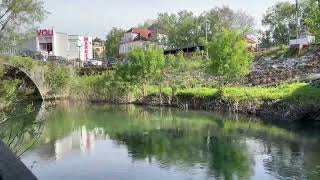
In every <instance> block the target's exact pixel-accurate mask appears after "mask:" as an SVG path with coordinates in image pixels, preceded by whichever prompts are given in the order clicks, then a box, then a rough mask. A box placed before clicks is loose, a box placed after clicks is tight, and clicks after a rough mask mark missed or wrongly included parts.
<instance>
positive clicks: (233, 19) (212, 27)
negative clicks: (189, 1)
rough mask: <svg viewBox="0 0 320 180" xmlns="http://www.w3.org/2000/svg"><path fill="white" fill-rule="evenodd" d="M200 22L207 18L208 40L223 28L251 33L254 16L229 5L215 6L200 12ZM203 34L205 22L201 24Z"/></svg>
mask: <svg viewBox="0 0 320 180" xmlns="http://www.w3.org/2000/svg"><path fill="white" fill-rule="evenodd" d="M200 18H202V19H203V20H202V22H205V21H204V20H205V19H207V20H209V31H208V32H209V36H208V37H209V41H210V40H212V39H213V38H215V36H216V35H218V34H219V33H221V32H223V31H224V30H225V29H227V30H229V31H240V32H242V33H243V34H247V33H252V32H253V31H254V30H253V27H254V18H253V17H251V16H250V15H247V14H246V13H245V12H242V11H234V10H232V9H230V8H229V7H222V8H219V7H216V8H214V9H211V10H210V11H208V12H205V13H203V14H202V17H200ZM202 26H203V27H202V29H203V32H202V33H203V35H202V36H204V33H205V24H202Z"/></svg>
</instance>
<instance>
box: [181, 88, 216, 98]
mask: <svg viewBox="0 0 320 180" xmlns="http://www.w3.org/2000/svg"><path fill="white" fill-rule="evenodd" d="M177 94H178V95H180V96H193V97H199V98H206V97H214V96H216V95H217V94H218V89H213V88H205V87H200V88H187V89H179V90H178V91H177Z"/></svg>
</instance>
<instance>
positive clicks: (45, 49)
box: [22, 29, 93, 61]
mask: <svg viewBox="0 0 320 180" xmlns="http://www.w3.org/2000/svg"><path fill="white" fill-rule="evenodd" d="M22 49H23V50H30V51H36V52H42V53H47V54H49V55H53V56H61V57H64V58H67V59H78V58H79V57H80V59H81V60H82V61H86V60H88V59H91V58H93V49H92V37H90V36H80V35H68V34H66V33H61V32H56V31H54V30H52V29H39V30H37V32H36V37H35V38H33V39H31V40H29V41H28V42H26V43H24V44H23V46H22Z"/></svg>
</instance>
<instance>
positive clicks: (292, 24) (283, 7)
mask: <svg viewBox="0 0 320 180" xmlns="http://www.w3.org/2000/svg"><path fill="white" fill-rule="evenodd" d="M262 24H263V25H264V26H266V27H267V28H268V31H269V32H270V33H271V35H272V39H273V43H274V44H275V45H280V44H288V43H289V40H290V38H291V37H295V36H296V32H297V30H296V25H297V23H296V6H295V4H293V3H291V2H289V1H287V2H279V3H277V4H275V5H274V6H272V7H270V8H268V10H267V12H266V14H265V15H264V17H263V19H262Z"/></svg>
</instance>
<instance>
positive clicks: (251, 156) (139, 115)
mask: <svg viewBox="0 0 320 180" xmlns="http://www.w3.org/2000/svg"><path fill="white" fill-rule="evenodd" d="M21 122H23V123H21ZM21 124H22V125H21ZM308 127H309V128H305V127H303V126H302V125H299V124H294V125H290V126H289V127H288V125H286V126H282V125H275V124H271V123H265V122H262V121H259V120H257V119H255V118H248V117H246V118H242V117H237V116H228V115H221V114H216V113H212V112H210V113H209V112H199V111H188V112H186V111H179V110H176V109H166V108H163V109H161V108H142V107H137V106H110V105H97V104H96V105H83V104H82V105H72V104H69V103H66V104H62V103H61V104H59V105H56V106H54V107H50V108H47V107H45V106H42V107H41V108H39V111H38V112H36V113H31V114H28V115H27V116H21V117H16V118H14V120H12V121H11V122H7V124H6V125H4V126H2V127H1V128H2V134H1V136H0V137H1V138H2V140H3V141H4V142H6V143H7V144H8V145H10V148H11V149H13V151H14V152H15V153H17V154H18V155H21V156H20V157H21V159H22V161H23V162H24V163H25V164H26V166H27V167H28V168H30V169H31V171H32V172H33V173H34V174H35V175H36V176H37V177H38V178H39V179H40V180H135V179H136V180H144V179H146V180H157V179H159V180H162V179H164V180H171V179H174V180H180V179H181V180H182V179H183V180H184V179H200V180H202V179H226V180H233V179H240V180H242V179H244V180H246V179H253V180H264V179H266V180H269V179H288V180H291V179H292V180H293V179H297V180H303V179H315V180H317V179H320V133H319V132H320V131H319V130H318V129H319V128H318V127H317V126H313V125H312V126H310V125H309V126H308ZM15 134H16V135H15Z"/></svg>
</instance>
